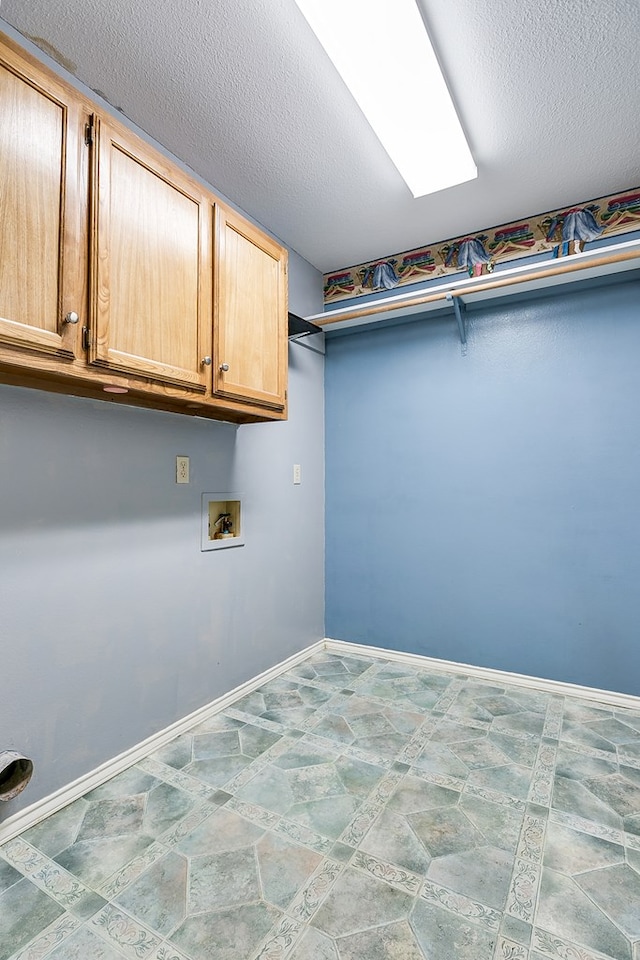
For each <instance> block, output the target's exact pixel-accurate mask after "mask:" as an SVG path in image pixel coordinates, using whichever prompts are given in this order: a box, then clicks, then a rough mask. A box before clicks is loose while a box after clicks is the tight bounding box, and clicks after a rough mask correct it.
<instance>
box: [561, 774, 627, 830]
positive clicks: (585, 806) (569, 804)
mask: <svg viewBox="0 0 640 960" xmlns="http://www.w3.org/2000/svg"><path fill="white" fill-rule="evenodd" d="M552 806H553V807H555V809H556V810H562V811H564V812H565V813H569V814H573V815H574V816H576V817H583V818H584V819H585V820H593V821H594V822H595V823H602V824H605V825H606V826H608V827H616V828H617V829H618V830H620V829H622V817H621V816H620V815H619V814H617V813H616V812H615V810H612V809H611V807H610V806H609V805H608V804H606V803H603V802H602V801H601V800H599V799H598V797H596V796H594V794H593V793H591V791H589V790H587V788H586V787H585V786H584V785H583V784H582V783H578V782H577V781H576V780H568V779H566V778H565V777H556V778H555V782H554V785H553V800H552Z"/></svg>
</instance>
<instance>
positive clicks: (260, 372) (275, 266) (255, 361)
mask: <svg viewBox="0 0 640 960" xmlns="http://www.w3.org/2000/svg"><path fill="white" fill-rule="evenodd" d="M215 249H216V265H215V304H216V306H215V325H214V331H215V349H214V354H215V357H216V365H215V367H214V370H213V390H214V394H215V395H216V396H219V397H231V398H233V399H235V400H246V401H249V402H250V403H255V404H260V406H264V407H272V408H274V409H276V410H283V409H284V407H285V402H286V383H287V251H286V250H284V249H283V248H282V247H281V246H280V245H279V244H277V243H275V242H274V241H273V240H271V238H270V237H267V236H266V235H265V234H264V233H262V232H261V231H260V230H258V229H257V228H256V227H254V226H253V224H251V223H249V222H248V221H247V220H244V219H243V218H242V217H239V216H238V215H237V214H236V213H233V212H232V211H230V210H228V209H226V208H225V207H223V206H221V205H219V206H218V207H217V210H216V244H215Z"/></svg>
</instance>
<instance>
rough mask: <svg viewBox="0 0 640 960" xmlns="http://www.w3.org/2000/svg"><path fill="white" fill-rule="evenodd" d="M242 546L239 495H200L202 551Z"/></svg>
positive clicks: (242, 533) (240, 498)
mask: <svg viewBox="0 0 640 960" xmlns="http://www.w3.org/2000/svg"><path fill="white" fill-rule="evenodd" d="M242 546H244V531H243V529H242V497H241V494H239V493H203V494H202V542H201V549H202V550H221V549H224V548H225V547H242Z"/></svg>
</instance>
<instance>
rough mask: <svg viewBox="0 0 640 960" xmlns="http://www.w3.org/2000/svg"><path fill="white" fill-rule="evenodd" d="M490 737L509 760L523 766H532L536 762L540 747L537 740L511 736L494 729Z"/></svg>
mask: <svg viewBox="0 0 640 960" xmlns="http://www.w3.org/2000/svg"><path fill="white" fill-rule="evenodd" d="M488 739H489V740H490V741H491V743H495V745H496V746H497V747H499V748H500V750H502V752H503V753H504V754H505V755H506V756H507V757H508V758H509V760H513V761H514V762H515V763H517V764H520V765H521V766H523V767H532V766H533V765H534V763H535V762H536V757H537V756H538V748H539V743H538V741H537V740H533V741H527V740H518V739H517V738H516V737H510V736H509V735H508V734H507V733H498V732H497V731H495V730H493V729H492V730H491V732H490V733H489V736H488Z"/></svg>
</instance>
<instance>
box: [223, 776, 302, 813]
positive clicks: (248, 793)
mask: <svg viewBox="0 0 640 960" xmlns="http://www.w3.org/2000/svg"><path fill="white" fill-rule="evenodd" d="M237 796H238V798H239V799H240V800H246V801H248V802H249V803H259V804H260V806H261V807H265V808H266V809H267V810H272V811H273V813H281V814H282V813H286V811H287V810H288V809H289V807H291V806H292V804H293V803H294V802H295V799H294V796H293V791H292V789H291V787H290V786H289V778H288V776H287V773H286V772H285V771H284V770H281V769H279V768H278V767H273V766H271V765H269V766H268V767H265V768H264V769H263V770H260V772H259V773H258V774H257V775H256V776H255V777H254V778H253V779H252V780H251V781H250V782H249V783H247V784H246V785H245V786H244V787H241V788H240V790H238V793H237Z"/></svg>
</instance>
